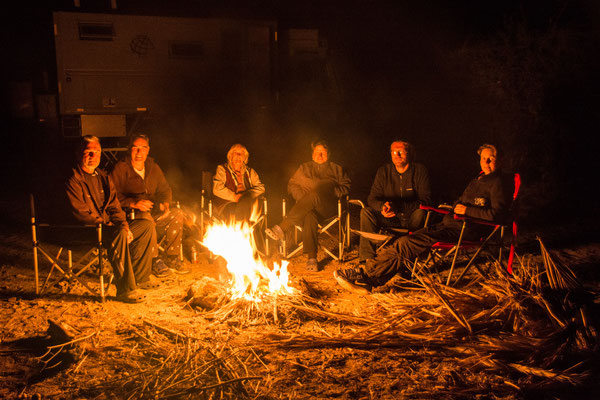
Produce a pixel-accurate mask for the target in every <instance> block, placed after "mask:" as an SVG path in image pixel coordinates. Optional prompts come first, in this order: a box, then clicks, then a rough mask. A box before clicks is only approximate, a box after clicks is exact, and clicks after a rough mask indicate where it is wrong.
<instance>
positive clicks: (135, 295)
mask: <svg viewBox="0 0 600 400" xmlns="http://www.w3.org/2000/svg"><path fill="white" fill-rule="evenodd" d="M116 299H117V300H118V301H122V302H123V303H142V302H143V301H145V300H146V296H144V295H143V294H142V293H140V292H139V291H137V290H130V291H128V292H124V293H120V294H118V295H117V297H116Z"/></svg>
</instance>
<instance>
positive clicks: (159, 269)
mask: <svg viewBox="0 0 600 400" xmlns="http://www.w3.org/2000/svg"><path fill="white" fill-rule="evenodd" d="M172 273H173V271H171V269H170V268H169V267H167V265H166V264H165V263H164V261H163V260H161V259H160V258H156V259H154V262H153V263H152V274H153V275H154V276H156V277H157V278H164V277H165V276H169V275H171V274H172Z"/></svg>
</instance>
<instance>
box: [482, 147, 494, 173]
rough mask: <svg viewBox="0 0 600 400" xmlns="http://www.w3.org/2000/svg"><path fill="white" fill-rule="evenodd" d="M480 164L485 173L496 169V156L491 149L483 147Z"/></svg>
mask: <svg viewBox="0 0 600 400" xmlns="http://www.w3.org/2000/svg"><path fill="white" fill-rule="evenodd" d="M479 165H480V166H481V170H482V171H483V173H484V174H485V175H487V174H491V173H492V172H494V171H495V170H496V156H495V155H494V152H493V151H492V150H491V149H483V150H482V151H481V154H480V159H479Z"/></svg>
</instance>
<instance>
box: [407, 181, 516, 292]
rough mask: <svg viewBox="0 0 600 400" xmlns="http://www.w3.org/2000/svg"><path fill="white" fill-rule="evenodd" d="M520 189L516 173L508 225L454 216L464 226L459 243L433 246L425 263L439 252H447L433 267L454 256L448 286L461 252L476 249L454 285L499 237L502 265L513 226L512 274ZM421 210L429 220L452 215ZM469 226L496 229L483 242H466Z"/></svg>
mask: <svg viewBox="0 0 600 400" xmlns="http://www.w3.org/2000/svg"><path fill="white" fill-rule="evenodd" d="M520 187H521V176H520V174H518V173H515V174H514V192H513V197H512V204H511V207H510V218H509V220H508V223H507V224H496V223H493V222H490V221H486V220H482V219H478V218H472V217H466V216H458V215H454V219H455V220H458V221H462V226H461V230H460V235H459V238H458V241H457V242H456V243H450V242H437V243H434V244H433V245H432V246H431V250H432V251H431V253H430V255H429V257H428V258H427V260H426V261H425V265H427V264H428V263H429V262H430V261H431V260H432V259H433V258H435V257H436V256H437V255H439V252H441V251H444V250H446V253H445V254H443V255H441V256H440V257H439V259H438V260H437V261H434V262H433V264H432V265H437V264H438V263H440V262H442V261H443V260H444V259H446V258H447V257H448V256H450V255H452V254H453V258H452V264H451V266H450V271H449V273H448V278H447V279H446V285H447V286H449V285H450V281H451V279H452V274H453V272H454V267H455V266H456V260H457V258H458V253H459V251H460V250H471V249H476V251H475V254H473V256H471V258H470V259H469V261H468V263H467V265H466V266H465V268H464V269H463V271H462V272H461V273H460V275H459V276H458V278H456V281H455V282H454V284H456V283H458V282H459V281H460V280H461V279H462V278H463V276H464V275H465V274H466V273H467V271H468V270H469V268H470V267H471V266H472V265H475V264H474V262H475V259H476V258H477V256H478V255H479V254H480V253H481V251H482V250H483V249H484V248H485V247H486V246H487V245H488V244H489V243H490V242H491V241H492V240H493V238H494V237H495V236H497V237H498V244H499V246H498V247H499V252H498V258H497V261H498V262H499V263H502V257H503V250H504V234H505V230H506V228H507V227H508V225H512V233H513V234H512V238H511V243H510V250H509V256H508V261H507V268H506V269H507V272H508V274H512V264H513V260H514V255H515V246H516V238H517V232H518V218H517V217H518V194H519V189H520ZM421 209H423V210H427V211H428V218H429V214H430V213H431V212H437V213H440V214H448V213H450V211H449V210H446V209H440V208H435V207H428V206H421ZM467 224H478V225H487V226H490V227H493V228H494V229H493V230H492V232H490V233H489V234H488V235H487V236H486V237H485V238H484V239H483V240H481V241H479V242H474V241H465V240H463V236H464V232H465V228H466V227H467ZM417 261H418V260H417ZM417 261H415V263H414V268H416V265H417ZM414 268H413V274H414V272H415V271H414ZM475 268H477V270H478V271H479V272H480V273H481V274H482V275H483V272H482V271H481V270H479V267H477V265H475Z"/></svg>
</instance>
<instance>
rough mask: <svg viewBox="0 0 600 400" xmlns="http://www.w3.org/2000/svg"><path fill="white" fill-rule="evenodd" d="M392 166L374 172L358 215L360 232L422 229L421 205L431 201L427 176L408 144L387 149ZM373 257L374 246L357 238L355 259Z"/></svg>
mask: <svg viewBox="0 0 600 400" xmlns="http://www.w3.org/2000/svg"><path fill="white" fill-rule="evenodd" d="M390 152H391V156H392V164H386V165H383V166H382V167H380V168H379V170H377V174H376V175H375V180H374V181H373V185H372V186H371V192H370V193H369V197H368V198H367V204H368V207H365V208H363V209H362V210H361V212H360V230H361V231H363V232H372V233H376V232H377V231H379V229H380V228H382V227H392V228H405V229H408V230H409V231H411V232H413V231H416V230H417V229H420V228H422V227H423V224H424V222H425V211H424V210H421V209H419V206H420V205H421V204H423V205H429V204H430V202H431V186H430V184H429V173H428V172H427V168H425V166H424V165H422V164H419V163H416V162H414V151H413V148H412V146H411V145H410V143H408V142H404V141H399V140H398V141H395V142H393V143H392V144H391V146H390ZM372 258H375V247H374V245H373V243H372V242H371V241H370V240H369V239H367V238H366V237H364V236H361V238H360V247H359V250H358V259H359V261H360V263H364V262H365V261H366V260H369V259H372Z"/></svg>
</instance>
